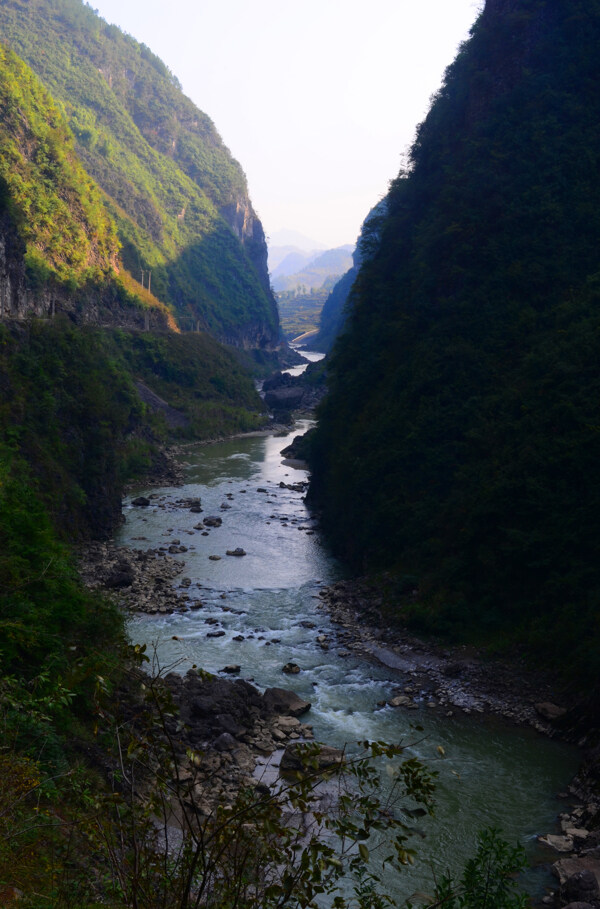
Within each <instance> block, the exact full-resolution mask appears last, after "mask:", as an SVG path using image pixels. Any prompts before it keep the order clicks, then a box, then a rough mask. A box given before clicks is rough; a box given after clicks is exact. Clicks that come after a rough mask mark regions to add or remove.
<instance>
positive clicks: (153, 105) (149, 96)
mask: <svg viewBox="0 0 600 909" xmlns="http://www.w3.org/2000/svg"><path fill="white" fill-rule="evenodd" d="M0 33H1V35H2V42H3V44H4V45H5V46H8V47H9V48H11V49H12V50H13V51H15V53H17V54H18V55H19V56H20V57H21V58H22V59H23V60H24V61H25V62H26V63H27V64H28V65H29V66H30V67H31V69H32V70H33V71H34V72H35V74H36V75H37V76H38V78H39V79H40V80H41V82H42V83H43V85H44V87H45V88H46V89H47V90H48V91H49V92H50V94H51V95H52V98H53V99H54V101H55V102H56V103H57V105H58V106H59V107H60V108H61V109H62V111H64V113H65V115H66V118H67V122H68V126H69V127H70V130H71V131H72V133H73V135H74V137H75V151H76V153H77V156H78V157H79V159H80V161H81V163H82V164H83V166H84V168H85V170H86V171H87V173H88V174H89V176H90V177H92V178H93V180H94V181H95V183H96V184H97V185H98V186H99V187H100V189H101V190H102V195H101V203H100V204H102V205H103V206H104V207H105V209H106V212H107V213H108V215H109V216H110V217H111V219H112V220H113V221H114V223H115V224H116V227H117V233H118V238H119V242H120V246H121V253H120V256H121V263H122V266H124V268H125V269H126V270H127V271H128V272H129V273H130V275H131V276H132V277H133V279H135V281H136V282H137V284H138V286H139V288H140V289H141V287H142V281H144V282H145V285H146V287H147V286H148V283H149V280H150V279H149V277H148V276H149V273H150V272H151V289H152V292H153V294H154V295H155V296H156V297H158V298H159V299H160V300H161V301H162V302H163V303H164V304H167V305H169V306H170V308H171V309H172V311H173V312H174V313H175V314H176V316H177V318H178V319H179V321H180V322H181V324H182V326H183V327H185V328H189V327H190V326H191V325H193V324H198V323H199V324H200V326H201V327H202V328H204V329H205V330H207V331H208V332H210V333H211V334H213V335H214V336H215V337H217V338H219V339H220V340H222V341H226V342H228V343H230V344H232V345H235V346H238V347H266V348H272V347H275V346H276V345H277V343H278V340H279V324H278V313H277V307H276V304H275V300H274V298H273V296H272V293H271V290H270V286H269V276H268V271H267V247H266V243H265V239H264V233H263V229H262V226H261V224H260V221H259V220H258V218H257V217H256V214H255V212H254V210H253V208H252V205H251V202H250V200H249V197H248V190H247V185H246V178H245V176H244V173H243V171H242V169H241V167H240V166H239V164H238V163H237V161H235V160H234V159H233V158H232V157H231V154H230V153H229V151H228V149H227V148H226V147H225V146H224V144H223V141H222V140H221V137H220V136H219V134H218V133H217V131H216V129H215V127H214V125H213V123H212V121H211V120H210V119H209V117H207V116H206V114H204V113H202V111H200V110H198V108H197V107H195V105H194V104H193V103H192V102H191V101H190V100H189V99H188V98H186V97H185V95H184V94H183V92H182V91H181V87H180V86H179V84H178V82H177V80H176V79H175V78H174V77H173V75H172V74H171V73H170V72H169V70H168V69H167V67H166V66H165V65H164V63H162V61H161V60H159V59H158V57H156V56H155V55H154V54H153V53H152V52H151V51H150V50H149V48H147V47H146V46H145V45H142V44H139V43H138V42H137V41H135V40H134V39H133V38H132V37H130V36H128V35H125V34H123V32H121V31H120V30H119V29H118V28H117V27H116V26H112V25H108V24H107V23H106V22H104V21H103V20H102V19H101V18H100V17H99V16H98V15H97V14H96V13H95V12H94V11H93V10H92V9H91V8H90V7H89V6H87V5H85V4H84V3H82V2H81V0H3V2H2V3H0Z"/></svg>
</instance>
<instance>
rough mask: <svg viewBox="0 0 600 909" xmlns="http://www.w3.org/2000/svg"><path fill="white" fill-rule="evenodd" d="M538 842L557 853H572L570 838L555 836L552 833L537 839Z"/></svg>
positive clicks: (571, 840)
mask: <svg viewBox="0 0 600 909" xmlns="http://www.w3.org/2000/svg"><path fill="white" fill-rule="evenodd" d="M538 840H539V841H540V843H544V845H546V846H550V848H551V849H555V850H556V851H557V852H573V839H572V837H570V836H557V835H556V834H554V833H548V834H547V835H546V836H540V837H538Z"/></svg>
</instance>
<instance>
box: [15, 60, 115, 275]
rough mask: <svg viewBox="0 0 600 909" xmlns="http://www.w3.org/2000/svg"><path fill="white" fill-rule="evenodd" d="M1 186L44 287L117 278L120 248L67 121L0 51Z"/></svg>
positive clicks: (34, 82) (33, 80) (17, 63)
mask: <svg viewBox="0 0 600 909" xmlns="http://www.w3.org/2000/svg"><path fill="white" fill-rule="evenodd" d="M0 181H1V184H2V207H3V208H4V207H8V209H9V211H10V214H11V216H12V219H13V221H14V223H15V225H16V227H17V229H18V232H19V234H20V236H21V237H22V238H23V240H24V242H25V261H26V265H27V268H28V271H29V273H30V275H31V276H34V275H35V276H36V277H37V279H38V283H40V279H42V281H43V280H44V279H45V278H46V277H49V276H53V277H55V278H56V279H58V280H59V281H61V282H69V283H71V284H79V283H81V282H82V281H85V280H89V279H90V278H95V279H97V280H100V281H101V280H102V279H103V278H104V277H105V275H106V273H107V272H108V273H110V272H112V271H114V269H115V266H116V261H117V253H118V242H117V238H116V235H115V227H114V223H113V221H112V219H111V218H110V217H109V216H108V214H107V212H106V210H105V209H104V206H103V204H102V200H101V195H100V192H99V190H98V188H97V187H96V186H95V185H94V183H93V182H92V181H91V180H90V178H89V177H88V175H87V174H86V173H85V171H84V170H83V168H82V166H81V164H80V163H79V161H78V159H77V157H76V155H75V151H74V143H73V137H72V135H71V133H70V131H69V129H68V127H67V125H66V122H65V119H64V116H63V115H62V113H61V111H60V110H59V109H58V108H57V107H56V105H55V104H54V103H53V101H52V99H51V98H50V96H49V95H48V93H47V92H46V91H45V90H44V89H43V87H42V86H41V85H40V83H39V80H38V79H37V78H36V77H35V76H34V75H33V73H32V72H31V70H30V69H29V68H28V67H27V66H25V65H24V64H23V63H22V61H20V60H19V59H18V57H16V55H15V54H13V53H12V52H11V51H8V50H5V49H4V48H2V47H1V46H0Z"/></svg>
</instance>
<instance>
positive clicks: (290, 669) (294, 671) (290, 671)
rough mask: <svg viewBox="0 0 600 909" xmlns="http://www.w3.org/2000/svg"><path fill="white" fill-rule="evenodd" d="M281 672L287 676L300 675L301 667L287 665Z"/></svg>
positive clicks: (291, 664)
mask: <svg viewBox="0 0 600 909" xmlns="http://www.w3.org/2000/svg"><path fill="white" fill-rule="evenodd" d="M281 671H282V672H285V673H286V674H287V675H298V673H299V672H300V667H299V666H298V664H297V663H286V664H285V666H282V668H281Z"/></svg>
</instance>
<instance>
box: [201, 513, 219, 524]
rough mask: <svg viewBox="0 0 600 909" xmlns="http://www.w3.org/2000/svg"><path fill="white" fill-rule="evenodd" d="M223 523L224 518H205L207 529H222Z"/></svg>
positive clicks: (215, 516) (212, 516)
mask: <svg viewBox="0 0 600 909" xmlns="http://www.w3.org/2000/svg"><path fill="white" fill-rule="evenodd" d="M222 523H223V518H220V517H218V516H217V515H214V514H210V515H208V517H206V518H204V526H205V527H220V526H221V524H222Z"/></svg>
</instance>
